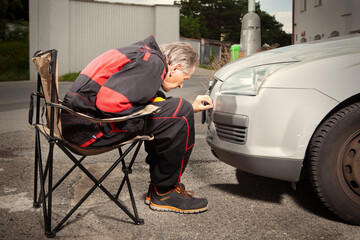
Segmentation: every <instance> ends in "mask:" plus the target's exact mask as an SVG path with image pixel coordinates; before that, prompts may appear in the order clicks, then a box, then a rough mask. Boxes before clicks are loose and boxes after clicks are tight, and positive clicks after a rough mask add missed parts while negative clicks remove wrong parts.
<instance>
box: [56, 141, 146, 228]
mask: <svg viewBox="0 0 360 240" xmlns="http://www.w3.org/2000/svg"><path fill="white" fill-rule="evenodd" d="M136 144H138V142H134V143H132V144H131V145H130V146H129V147H128V148H127V150H126V151H125V153H124V154H123V155H122V156H120V157H119V159H117V160H116V161H115V162H114V163H113V165H112V166H111V167H110V168H109V169H108V170H107V171H106V173H104V175H103V176H102V177H101V178H100V179H99V180H97V179H96V178H95V177H94V176H93V175H92V174H91V173H90V172H89V171H88V170H87V169H86V168H85V167H84V166H83V165H82V164H81V163H80V162H79V161H78V160H77V159H76V158H75V157H74V156H73V155H72V154H71V153H70V152H69V151H68V150H67V149H66V148H65V147H64V145H63V144H61V143H59V144H58V146H59V148H60V149H61V150H62V151H63V152H64V153H65V154H66V155H67V156H68V157H69V158H70V159H71V160H72V161H73V162H74V163H75V164H76V166H77V167H79V168H80V169H81V170H82V171H83V172H84V173H85V174H86V175H87V176H88V177H89V178H90V179H91V180H92V181H93V182H94V186H93V187H92V188H91V189H90V190H89V191H88V192H87V193H86V194H85V195H84V196H83V198H82V199H80V201H79V202H78V203H77V204H76V205H75V206H74V207H73V208H72V209H71V210H70V211H69V212H68V214H67V215H66V216H65V217H64V218H63V219H62V220H61V221H60V222H59V224H58V225H57V226H56V227H54V229H53V232H57V231H59V230H60V228H61V227H62V225H63V224H64V223H65V222H66V221H67V220H68V219H69V217H70V216H71V215H72V214H73V213H74V212H75V211H76V210H77V209H78V208H79V207H80V206H81V204H82V203H83V202H84V201H85V200H86V199H87V198H88V197H89V196H90V195H91V194H92V193H93V191H95V189H96V188H97V187H99V188H100V189H101V190H102V191H103V192H104V193H105V194H106V195H107V196H108V197H109V198H110V199H111V200H112V201H113V202H114V203H115V204H116V205H118V206H119V207H120V208H121V209H122V210H123V211H124V212H125V213H126V214H127V215H128V216H129V217H130V218H131V219H132V220H133V221H134V222H135V224H142V223H143V220H142V219H140V218H139V217H138V214H137V211H136V216H134V215H133V214H132V213H131V212H130V211H129V210H128V209H127V208H126V207H125V206H124V205H123V204H122V203H120V202H119V201H118V199H116V198H115V197H114V196H113V195H112V194H111V193H110V192H109V191H108V190H107V189H106V188H105V187H104V186H103V185H101V183H102V182H103V181H104V180H105V179H106V178H107V176H108V175H109V174H110V173H111V172H112V171H113V170H114V169H115V168H116V166H117V165H119V163H120V162H122V161H123V159H124V157H125V156H126V155H127V154H128V153H129V152H130V151H131V150H132V149H133V148H134V147H135V145H136ZM130 189H131V186H130ZM132 198H133V197H132Z"/></svg>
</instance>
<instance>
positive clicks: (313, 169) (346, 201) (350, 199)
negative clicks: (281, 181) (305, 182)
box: [308, 102, 360, 225]
mask: <svg viewBox="0 0 360 240" xmlns="http://www.w3.org/2000/svg"><path fill="white" fill-rule="evenodd" d="M308 160H309V162H308V163H309V170H310V171H309V174H310V179H311V181H312V185H313V188H314V190H315V192H316V193H317V195H318V196H319V198H320V199H321V201H322V202H323V203H324V204H325V206H327V207H328V208H329V209H330V210H331V211H333V212H334V213H335V214H336V215H338V216H339V217H340V218H342V219H344V220H345V221H347V222H349V223H352V224H356V225H360V102H358V103H354V104H351V105H349V106H346V107H344V108H342V109H341V110H339V111H337V112H336V113H334V114H333V115H331V116H330V117H328V118H327V119H326V120H325V121H324V122H323V123H322V124H321V125H320V126H319V127H318V129H317V130H316V132H315V133H314V136H313V138H312V140H311V142H310V146H309V149H308Z"/></svg>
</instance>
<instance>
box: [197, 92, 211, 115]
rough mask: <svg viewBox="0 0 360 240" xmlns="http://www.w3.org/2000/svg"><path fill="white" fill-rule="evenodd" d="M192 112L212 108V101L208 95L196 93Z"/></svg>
mask: <svg viewBox="0 0 360 240" xmlns="http://www.w3.org/2000/svg"><path fill="white" fill-rule="evenodd" d="M192 106H193V108H194V112H196V113H197V112H200V111H203V110H208V109H211V108H213V103H212V100H211V98H210V97H209V96H208V95H198V96H197V97H196V99H195V101H194V102H193V104H192Z"/></svg>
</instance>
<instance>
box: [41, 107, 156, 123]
mask: <svg viewBox="0 0 360 240" xmlns="http://www.w3.org/2000/svg"><path fill="white" fill-rule="evenodd" d="M46 105H49V106H52V107H56V108H59V109H62V110H65V111H67V112H69V113H71V114H74V115H76V116H78V117H82V118H86V119H88V120H91V121H95V122H122V121H126V120H129V119H133V118H138V117H144V116H147V115H150V114H155V113H157V112H159V111H160V109H161V107H160V106H155V105H153V104H149V105H146V107H145V108H143V109H141V110H140V111H138V112H135V113H132V114H130V115H127V116H122V117H113V118H94V117H91V116H89V115H86V114H84V113H80V112H76V111H74V110H72V109H71V108H68V107H66V106H64V105H62V104H57V103H46Z"/></svg>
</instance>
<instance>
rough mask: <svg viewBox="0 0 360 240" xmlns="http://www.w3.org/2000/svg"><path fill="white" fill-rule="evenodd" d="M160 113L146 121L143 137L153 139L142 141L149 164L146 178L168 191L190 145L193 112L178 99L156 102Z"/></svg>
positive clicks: (192, 137) (178, 173)
mask: <svg viewBox="0 0 360 240" xmlns="http://www.w3.org/2000/svg"><path fill="white" fill-rule="evenodd" d="M154 104H156V105H160V106H161V107H162V109H161V111H160V112H159V113H157V114H155V115H153V116H151V117H149V119H148V122H147V128H146V129H147V134H153V135H154V137H155V139H154V140H152V141H146V142H145V150H146V151H147V152H148V156H147V158H146V162H147V163H148V164H149V165H150V178H151V181H152V183H154V184H156V185H157V187H159V188H169V187H173V186H175V185H176V184H177V183H179V182H180V178H181V175H182V173H183V172H184V170H185V168H186V165H187V162H188V160H189V158H190V154H191V151H192V147H193V146H194V138H195V130H194V110H193V107H192V105H191V104H190V103H189V102H188V101H186V100H184V99H182V98H170V99H167V100H166V101H163V102H156V103H154Z"/></svg>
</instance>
